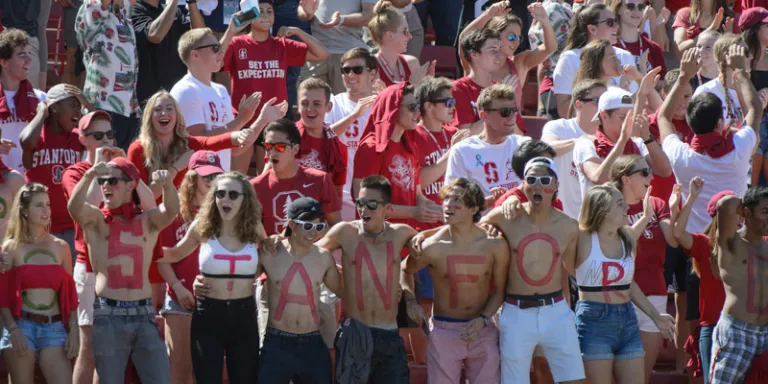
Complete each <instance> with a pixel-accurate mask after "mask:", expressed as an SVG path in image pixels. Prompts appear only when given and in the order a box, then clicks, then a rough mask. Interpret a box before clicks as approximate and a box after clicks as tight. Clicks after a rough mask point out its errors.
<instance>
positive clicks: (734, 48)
mask: <svg viewBox="0 0 768 384" xmlns="http://www.w3.org/2000/svg"><path fill="white" fill-rule="evenodd" d="M725 59H726V62H727V63H728V67H729V68H731V69H733V70H736V69H742V70H743V69H746V68H747V55H746V49H745V48H744V47H743V46H741V45H731V46H730V48H728V53H727V54H726V56H725Z"/></svg>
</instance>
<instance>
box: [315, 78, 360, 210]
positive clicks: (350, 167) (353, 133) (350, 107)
mask: <svg viewBox="0 0 768 384" xmlns="http://www.w3.org/2000/svg"><path fill="white" fill-rule="evenodd" d="M331 102H332V103H333V108H331V111H330V112H328V113H326V114H325V123H326V124H328V125H333V124H335V123H336V122H338V121H340V120H341V119H343V118H345V117H347V116H349V115H351V114H352V112H353V111H354V110H355V108H356V107H357V102H356V101H352V100H350V99H349V96H347V93H346V92H343V93H339V94H338V95H333V96H332V97H331ZM370 113H371V109H370V108H368V110H367V111H366V112H365V114H364V115H363V116H362V117H360V118H359V119H357V120H355V121H353V122H352V124H350V126H349V127H347V130H346V131H344V134H343V135H339V136H338V137H339V139H341V142H342V143H344V145H346V146H347V153H348V157H347V159H348V160H347V182H346V183H344V191H343V192H344V198H343V200H342V207H341V216H342V217H341V218H342V220H345V221H352V220H354V219H355V205H354V203H353V202H352V192H351V191H352V174H353V173H354V170H355V164H354V159H355V153H357V145H358V142H359V141H360V139H361V138H362V137H363V131H364V130H365V124H366V123H367V122H368V115H369V114H370Z"/></svg>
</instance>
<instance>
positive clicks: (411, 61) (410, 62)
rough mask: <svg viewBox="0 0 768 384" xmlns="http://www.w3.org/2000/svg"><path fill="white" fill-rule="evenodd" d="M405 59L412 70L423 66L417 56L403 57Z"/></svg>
mask: <svg viewBox="0 0 768 384" xmlns="http://www.w3.org/2000/svg"><path fill="white" fill-rule="evenodd" d="M403 58H404V59H405V62H406V63H408V66H409V67H411V68H418V67H420V66H421V63H420V62H419V59H417V58H416V57H415V56H411V55H403Z"/></svg>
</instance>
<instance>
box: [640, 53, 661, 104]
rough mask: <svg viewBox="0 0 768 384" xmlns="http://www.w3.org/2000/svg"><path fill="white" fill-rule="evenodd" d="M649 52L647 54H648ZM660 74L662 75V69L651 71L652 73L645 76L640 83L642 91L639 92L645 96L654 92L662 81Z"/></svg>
mask: <svg viewBox="0 0 768 384" xmlns="http://www.w3.org/2000/svg"><path fill="white" fill-rule="evenodd" d="M648 51H650V50H648ZM648 51H645V52H646V53H647V52H648ZM659 73H661V67H656V68H654V69H651V71H650V72H648V73H647V74H646V75H645V76H643V80H641V81H640V89H639V90H638V91H639V92H642V93H643V95H645V96H648V94H650V93H651V92H652V91H654V90H655V89H656V84H657V83H658V82H659V80H660V79H661V76H660V75H659Z"/></svg>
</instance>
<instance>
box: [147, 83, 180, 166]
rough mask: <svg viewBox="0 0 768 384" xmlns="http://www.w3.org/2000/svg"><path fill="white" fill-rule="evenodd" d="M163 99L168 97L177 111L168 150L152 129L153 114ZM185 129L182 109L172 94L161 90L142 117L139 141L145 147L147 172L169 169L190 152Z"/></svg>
mask: <svg viewBox="0 0 768 384" xmlns="http://www.w3.org/2000/svg"><path fill="white" fill-rule="evenodd" d="M161 97H167V98H168V99H169V100H171V103H172V104H173V108H174V109H175V110H176V126H175V127H173V141H171V144H170V145H169V146H168V148H164V147H163V145H162V143H161V142H160V139H159V138H158V137H157V133H156V132H155V129H154V128H153V127H152V113H153V110H154V109H155V106H156V105H157V103H158V100H160V98H161ZM185 127H186V125H185V123H184V116H182V114H181V108H180V107H179V104H178V103H177V102H176V99H174V98H173V96H171V94H170V93H168V92H167V91H165V90H161V91H159V92H157V93H155V94H154V95H152V97H150V98H149V101H147V106H146V107H145V108H144V114H143V115H142V117H141V128H140V132H139V137H138V139H137V140H139V143H141V146H142V147H144V166H145V167H146V168H147V172H152V170H160V169H168V168H170V166H171V165H172V164H173V162H175V161H176V160H177V159H178V158H179V157H181V155H182V154H184V152H187V151H189V135H188V134H187V130H186V128H185Z"/></svg>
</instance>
